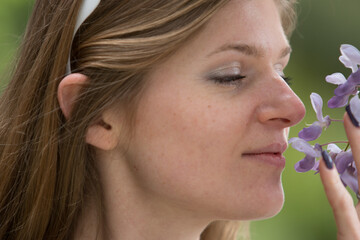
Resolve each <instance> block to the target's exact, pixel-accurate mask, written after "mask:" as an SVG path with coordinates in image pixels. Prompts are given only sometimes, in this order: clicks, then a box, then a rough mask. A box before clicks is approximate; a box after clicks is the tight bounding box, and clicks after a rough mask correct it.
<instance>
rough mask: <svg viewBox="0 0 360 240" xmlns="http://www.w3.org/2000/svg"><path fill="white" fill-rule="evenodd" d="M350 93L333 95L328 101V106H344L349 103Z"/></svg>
mask: <svg viewBox="0 0 360 240" xmlns="http://www.w3.org/2000/svg"><path fill="white" fill-rule="evenodd" d="M349 97H350V95H344V96H333V97H332V98H330V100H329V101H328V107H329V108H341V107H344V106H345V105H346V104H347V103H348V99H349Z"/></svg>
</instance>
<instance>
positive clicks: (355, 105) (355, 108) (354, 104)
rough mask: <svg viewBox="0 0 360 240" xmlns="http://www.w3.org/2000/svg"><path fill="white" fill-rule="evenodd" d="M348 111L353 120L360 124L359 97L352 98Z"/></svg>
mask: <svg viewBox="0 0 360 240" xmlns="http://www.w3.org/2000/svg"><path fill="white" fill-rule="evenodd" d="M349 106H350V110H351V113H352V115H353V116H354V118H355V119H356V120H357V121H358V122H360V99H359V96H358V95H356V96H354V97H353V98H352V99H351V100H350V103H349Z"/></svg>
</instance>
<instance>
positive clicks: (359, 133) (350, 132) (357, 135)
mask: <svg viewBox="0 0 360 240" xmlns="http://www.w3.org/2000/svg"><path fill="white" fill-rule="evenodd" d="M344 127H345V132H346V135H347V137H348V140H349V142H350V146H351V151H352V153H353V158H354V161H355V165H356V168H357V169H360V144H359V141H360V128H359V127H356V126H355V125H354V124H353V123H352V121H351V119H350V117H349V115H348V113H345V115H344ZM359 179H360V171H358V181H359ZM359 192H360V189H359ZM356 211H357V213H358V216H359V217H360V203H358V204H357V205H356Z"/></svg>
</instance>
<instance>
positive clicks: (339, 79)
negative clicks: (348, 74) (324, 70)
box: [325, 73, 346, 85]
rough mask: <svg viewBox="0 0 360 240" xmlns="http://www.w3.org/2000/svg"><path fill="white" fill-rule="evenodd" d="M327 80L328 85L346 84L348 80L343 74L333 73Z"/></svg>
mask: <svg viewBox="0 0 360 240" xmlns="http://www.w3.org/2000/svg"><path fill="white" fill-rule="evenodd" d="M325 80H326V81H327V82H328V83H332V84H336V85H340V84H344V83H345V82H346V78H345V76H344V75H343V74H342V73H333V74H331V75H328V76H326V78H325Z"/></svg>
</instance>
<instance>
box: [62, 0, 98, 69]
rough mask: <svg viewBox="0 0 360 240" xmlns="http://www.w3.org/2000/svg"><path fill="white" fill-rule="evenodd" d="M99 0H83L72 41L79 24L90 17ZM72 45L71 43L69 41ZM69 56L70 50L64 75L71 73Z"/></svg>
mask: <svg viewBox="0 0 360 240" xmlns="http://www.w3.org/2000/svg"><path fill="white" fill-rule="evenodd" d="M99 3H100V0H83V1H82V3H81V6H80V9H79V15H78V17H77V20H76V24H75V29H74V33H73V39H74V36H75V33H76V32H77V30H79V28H80V26H81V24H83V22H84V21H85V19H86V18H87V17H88V16H90V14H91V13H92V12H93V11H94V10H95V8H96V7H97V6H98V5H99ZM71 45H72V41H71ZM70 56H71V50H70V51H69V59H68V62H67V64H66V75H69V74H70V73H71V67H70Z"/></svg>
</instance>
